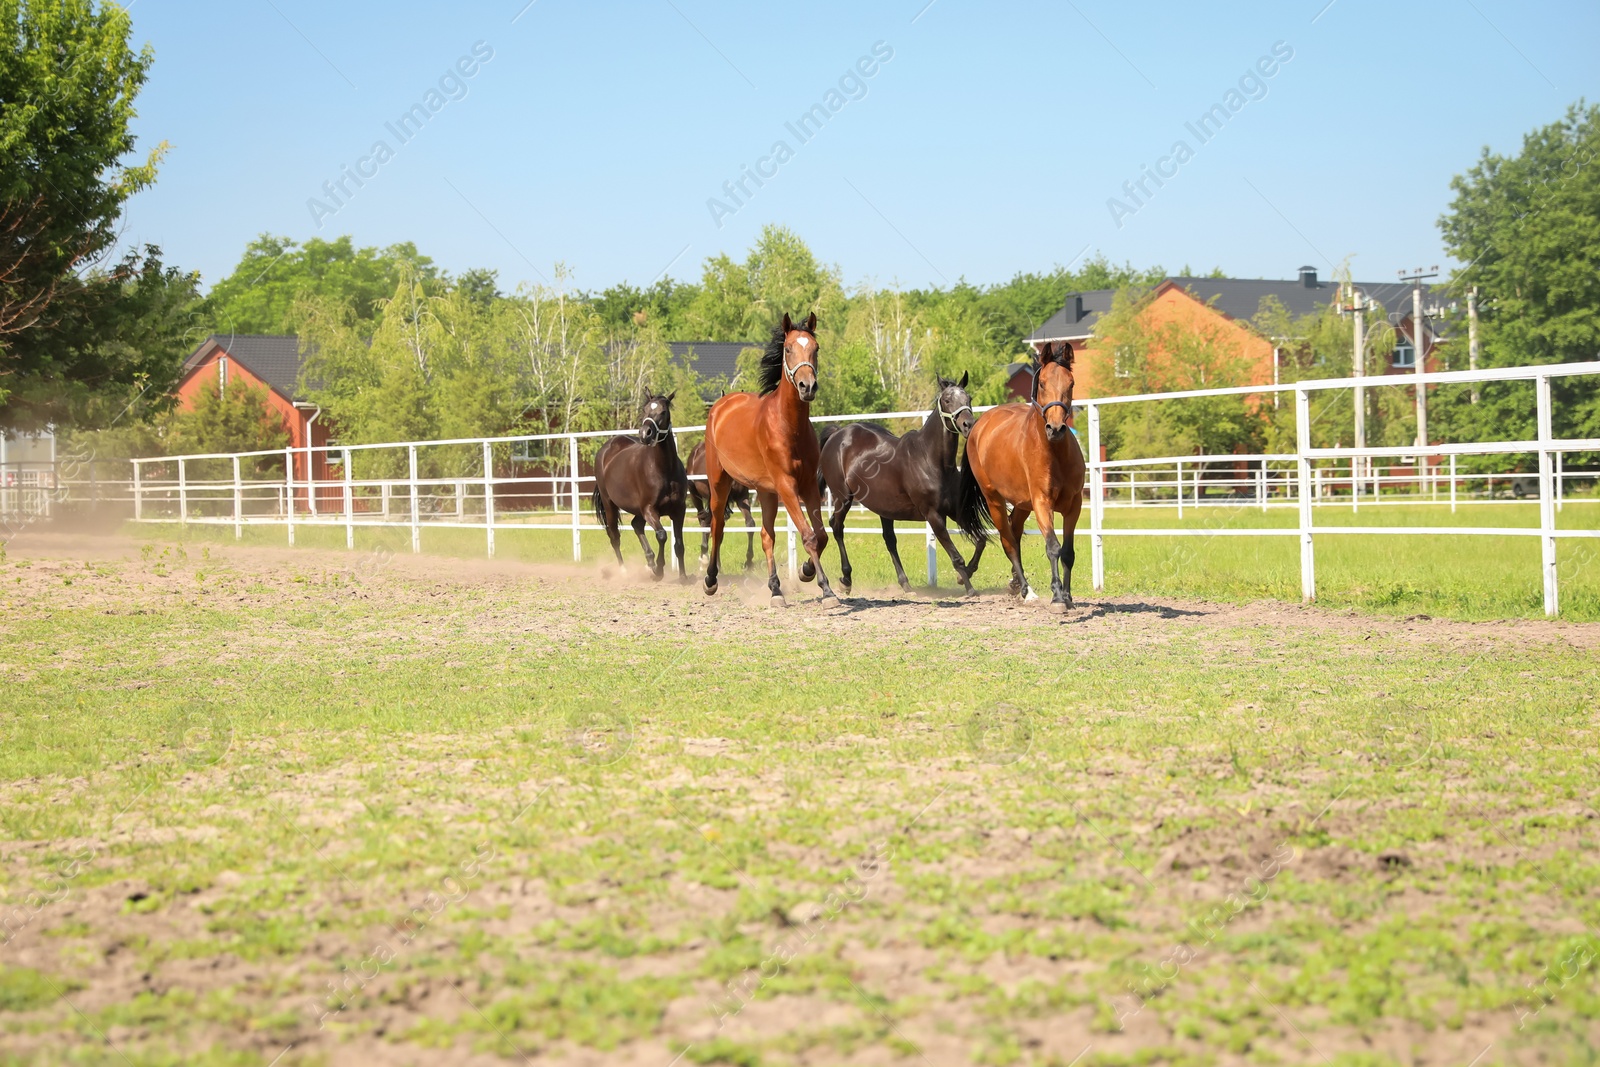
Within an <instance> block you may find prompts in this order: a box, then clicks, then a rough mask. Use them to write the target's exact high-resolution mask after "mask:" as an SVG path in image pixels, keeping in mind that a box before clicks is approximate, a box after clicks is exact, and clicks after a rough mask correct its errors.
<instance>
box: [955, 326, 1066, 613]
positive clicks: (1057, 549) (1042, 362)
mask: <svg viewBox="0 0 1600 1067" xmlns="http://www.w3.org/2000/svg"><path fill="white" fill-rule="evenodd" d="M1072 387H1073V379H1072V346H1071V345H1070V344H1068V343H1067V342H1065V341H1062V342H1059V343H1058V344H1056V345H1054V346H1052V345H1051V344H1048V343H1047V344H1046V345H1045V347H1044V351H1043V352H1041V353H1039V362H1038V364H1037V365H1036V366H1035V368H1034V375H1033V395H1032V398H1031V399H1030V400H1029V401H1028V403H1026V404H1004V405H1001V406H1000V407H997V408H992V409H990V410H989V411H986V412H984V413H983V417H982V418H980V419H979V420H978V422H977V424H976V425H975V426H973V428H972V433H971V435H970V436H969V437H968V438H967V462H966V470H967V471H969V472H970V474H971V477H972V478H973V480H974V481H975V482H976V483H977V488H978V491H979V492H980V493H981V494H982V496H983V501H984V504H985V507H986V509H987V511H988V514H989V515H990V516H991V517H992V518H993V520H994V525H995V532H997V533H998V534H999V535H1000V545H1001V547H1003V548H1004V549H1005V552H1006V558H1008V559H1009V560H1011V593H1012V595H1013V596H1027V597H1029V598H1032V595H1033V594H1032V593H1031V592H1030V591H1029V589H1028V577H1027V575H1026V574H1024V573H1023V570H1022V528H1023V526H1024V525H1026V524H1027V521H1028V515H1029V514H1030V513H1032V514H1033V515H1034V516H1036V517H1037V519H1038V522H1039V530H1040V532H1041V533H1043V534H1044V552H1045V555H1046V556H1047V557H1048V558H1049V560H1050V592H1051V598H1050V599H1051V606H1052V607H1054V608H1055V610H1057V611H1066V610H1067V609H1068V608H1069V607H1071V606H1072V563H1073V560H1074V558H1075V556H1076V553H1075V552H1074V551H1073V547H1072V535H1073V531H1074V530H1075V529H1076V528H1077V525H1078V514H1079V512H1081V511H1082V510H1083V476H1084V471H1085V469H1086V467H1085V464H1084V459H1083V450H1082V449H1081V448H1079V447H1078V439H1077V437H1075V436H1074V435H1073V433H1072V429H1071V425H1070V424H1071V422H1072ZM1007 504H1010V505H1012V510H1011V515H1010V518H1009V520H1008V519H1007V517H1006V510H1005V509H1006V505H1007ZM1058 512H1059V513H1060V515H1061V517H1062V520H1063V521H1062V529H1063V531H1064V532H1065V534H1066V539H1065V541H1058V540H1057V539H1056V531H1055V516H1056V513H1058ZM981 551H982V545H981V543H980V546H979V554H980V555H981ZM977 562H978V561H977V560H976V559H974V560H973V561H972V567H973V568H974V569H976V567H977ZM1063 570H1064V571H1065V580H1064V581H1063V575H1062V571H1063Z"/></svg>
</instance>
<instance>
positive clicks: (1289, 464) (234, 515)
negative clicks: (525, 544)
mask: <svg viewBox="0 0 1600 1067" xmlns="http://www.w3.org/2000/svg"><path fill="white" fill-rule="evenodd" d="M1579 375H1600V362H1593V363H1573V364H1558V365H1550V366H1542V367H1519V368H1507V369H1498V370H1490V371H1456V372H1436V373H1431V374H1420V375H1412V374H1407V375H1405V376H1403V378H1396V379H1389V378H1386V377H1377V378H1343V379H1324V380H1318V381H1306V382H1300V383H1297V384H1293V385H1283V386H1245V387H1240V388H1234V389H1207V390H1195V391H1189V392H1180V393H1157V394H1148V395H1143V396H1131V397H1107V398H1104V399H1095V400H1084V401H1079V402H1078V403H1076V404H1075V405H1074V408H1075V410H1076V411H1079V412H1086V413H1087V416H1088V420H1087V421H1088V426H1087V442H1086V443H1087V448H1086V449H1085V451H1086V453H1087V455H1088V458H1089V506H1088V509H1087V510H1088V513H1089V529H1088V531H1087V532H1088V535H1089V537H1090V545H1091V569H1092V578H1093V585H1094V589H1095V591H1096V592H1101V591H1103V590H1104V587H1105V539H1106V538H1107V537H1185V536H1202V537H1214V536H1261V537H1274V536H1286V537H1297V538H1299V541H1300V573H1301V592H1302V595H1303V597H1304V599H1305V600H1306V601H1310V600H1312V599H1314V598H1315V596H1316V558H1315V551H1314V546H1315V539H1316V537H1317V535H1318V534H1338V535H1341V536H1348V535H1372V536H1395V535H1400V536H1409V537H1443V536H1448V535H1483V534H1491V535H1505V536H1533V537H1538V538H1539V539H1540V543H1541V571H1542V577H1543V587H1544V607H1545V611H1546V613H1547V614H1551V615H1554V614H1556V613H1557V611H1558V607H1559V599H1558V593H1559V591H1558V589H1557V584H1556V578H1557V571H1556V544H1557V541H1558V540H1560V539H1563V538H1574V537H1600V530H1592V529H1578V530H1573V529H1557V527H1556V514H1557V511H1558V509H1559V508H1560V507H1561V506H1562V504H1563V502H1564V497H1565V486H1566V484H1567V482H1568V481H1569V480H1570V479H1572V478H1582V477H1585V476H1586V475H1587V476H1589V477H1592V476H1593V475H1592V474H1589V473H1588V472H1583V473H1576V472H1566V471H1564V470H1563V469H1562V464H1563V456H1564V454H1566V453H1582V452H1596V451H1600V439H1593V438H1585V439H1557V438H1556V437H1555V436H1554V434H1553V432H1552V411H1551V387H1550V383H1551V381H1552V380H1553V379H1556V378H1565V377H1570V376H1579ZM1488 381H1531V382H1533V383H1534V386H1535V407H1536V416H1537V418H1536V424H1537V427H1538V431H1537V433H1538V436H1537V438H1536V439H1535V440H1532V441H1485V442H1479V443H1474V444H1449V445H1445V444H1430V445H1428V446H1427V447H1426V448H1425V449H1417V448H1415V447H1413V448H1394V447H1387V448H1383V447H1379V448H1364V449H1356V448H1347V447H1331V448H1314V447H1312V445H1311V436H1310V419H1309V413H1310V399H1311V396H1312V395H1313V394H1314V393H1317V392H1321V391H1327V390H1336V389H1351V388H1354V387H1356V386H1358V385H1359V386H1364V387H1368V388H1371V387H1382V386H1391V387H1396V388H1412V387H1415V386H1417V385H1418V384H1421V383H1426V384H1435V385H1437V384H1447V383H1451V384H1453V383H1467V382H1488ZM1280 392H1283V393H1293V394H1294V400H1295V406H1296V427H1297V441H1296V448H1295V451H1294V452H1292V453H1285V454H1272V455H1225V456H1169V457H1162V458H1158V459H1140V460H1114V461H1109V462H1104V461H1101V460H1100V424H1101V413H1102V411H1104V410H1105V409H1106V408H1109V407H1111V406H1113V405H1118V404H1134V403H1161V402H1170V401H1173V400H1180V399H1185V398H1191V397H1204V396H1264V395H1267V394H1271V393H1280ZM978 410H979V411H982V410H984V409H981V408H980V409H978ZM927 415H928V412H927V411H893V412H876V413H871V414H862V415H832V416H819V417H817V418H815V419H813V421H814V422H855V421H861V420H864V419H874V420H885V419H916V420H921V419H923V418H926V417H927ZM1077 425H1078V426H1079V427H1081V426H1082V423H1081V422H1078V423H1077ZM702 430H704V427H703V426H687V427H680V428H678V429H677V432H678V433H680V434H692V433H697V432H700V431H702ZM624 432H629V431H596V432H588V433H567V434H533V435H526V436H519V437H502V438H489V439H485V438H470V439H458V440H449V441H411V442H399V443H394V444H378V445H335V446H320V447H311V448H298V449H296V448H291V449H285V450H283V451H282V452H273V453H239V454H217V455H193V456H177V457H162V458H152V459H141V460H135V461H134V462H133V480H132V485H131V495H132V500H133V508H134V518H135V520H136V521H141V522H174V521H176V522H179V523H212V524H220V525H232V526H233V527H234V532H235V535H236V536H242V534H243V530H244V527H245V526H246V525H250V524H255V523H270V524H274V525H278V524H281V525H285V526H286V527H287V535H288V540H289V543H290V544H293V543H294V539H295V530H296V528H297V527H299V526H306V525H314V526H334V527H338V526H343V527H344V529H345V544H346V546H347V547H350V548H353V547H354V546H355V530H356V528H357V527H361V526H397V527H406V528H409V530H410V534H411V548H412V551H413V552H420V551H421V547H422V541H421V538H422V530H423V528H424V527H428V528H461V529H476V530H483V531H484V533H485V547H486V551H487V552H488V554H489V555H491V556H492V555H493V554H494V550H495V531H496V530H497V529H501V530H504V529H535V530H548V531H549V532H550V533H552V534H556V533H560V534H569V535H570V536H571V538H572V553H573V559H574V560H578V559H581V558H582V552H583V549H582V533H583V531H586V530H601V529H603V527H602V526H600V525H598V524H596V523H588V522H585V521H584V518H583V515H582V508H583V502H584V497H585V495H586V493H587V490H586V485H587V484H592V482H593V481H594V479H593V477H592V476H589V475H584V474H582V473H581V463H580V445H579V442H580V441H582V440H584V439H586V438H601V437H609V436H614V435H615V434H617V433H624ZM563 442H564V447H560V446H561V445H562V443H563ZM552 444H553V445H557V446H558V450H557V453H556V455H555V456H553V457H550V458H549V459H547V465H548V463H549V462H551V461H555V460H559V459H561V458H564V459H565V463H564V464H561V466H562V467H563V468H564V471H565V473H559V474H558V473H549V474H536V475H531V476H527V477H524V476H519V475H515V474H513V475H497V474H496V473H495V472H496V454H495V450H496V449H497V448H498V449H502V451H503V453H504V454H506V455H508V456H509V455H510V452H509V449H511V448H512V447H518V448H520V449H521V450H522V451H523V452H524V453H527V452H529V451H531V449H530V447H529V446H532V445H540V446H543V447H544V448H545V449H546V450H547V455H548V449H549V446H550V445H552ZM438 450H446V451H447V452H448V453H449V454H450V456H451V458H452V459H453V460H454V461H455V463H456V464H457V465H458V467H465V466H468V465H470V466H471V467H472V470H470V471H468V470H465V469H462V470H460V471H459V472H457V473H453V474H448V475H446V474H423V473H421V470H422V467H421V459H422V457H423V456H424V455H425V454H428V453H430V452H435V451H438ZM560 452H565V457H561V456H560ZM318 453H321V454H323V455H324V456H325V457H326V462H327V465H328V466H329V467H337V468H338V470H339V472H340V473H339V475H338V476H337V477H335V478H331V479H315V480H308V479H307V478H305V477H303V476H301V475H300V474H299V473H297V468H299V469H301V470H304V471H310V470H311V469H312V468H313V466H314V464H313V462H312V460H313V456H314V455H316V454H318ZM1418 453H1421V456H1420V457H1419V455H1418ZM1517 454H1536V455H1537V456H1538V462H1539V471H1538V474H1537V475H1533V474H1514V473H1504V474H1498V475H1487V476H1486V475H1482V474H1475V475H1471V476H1467V475H1464V474H1463V475H1458V473H1457V459H1458V457H1461V456H1469V455H1487V456H1494V455H1500V456H1512V455H1517ZM468 457H470V459H469V458H468ZM1399 457H1410V463H1409V464H1408V465H1407V466H1406V467H1405V468H1397V467H1394V466H1390V467H1383V466H1380V465H1378V464H1377V461H1379V460H1383V459H1395V458H1399ZM1419 458H1420V460H1421V462H1420V463H1419V462H1418V460H1419ZM358 459H361V460H363V461H365V462H369V463H370V464H371V465H372V466H374V467H377V466H381V465H383V464H384V463H387V464H388V465H389V466H390V467H391V468H399V467H401V466H403V468H404V470H405V474H404V476H399V475H390V476H385V477H356V476H355V475H354V470H355V467H356V464H357V460H358ZM261 460H271V461H281V462H282V464H283V467H284V475H283V476H282V477H278V476H276V475H274V476H273V477H271V478H262V477H254V476H252V477H246V474H245V467H246V466H247V465H248V466H252V467H253V466H256V465H257V463H258V462H259V461H261ZM302 461H303V462H302ZM402 461H403V463H402ZM205 464H210V465H211V466H216V465H218V464H222V465H224V466H225V467H227V468H228V470H227V471H226V472H225V476H223V477H205V478H191V476H190V471H191V465H205ZM432 465H433V464H432V463H431V462H430V466H432ZM1217 465H1228V466H1231V467H1232V468H1233V471H1232V472H1228V473H1223V474H1222V475H1221V476H1220V477H1219V472H1218V471H1217V469H1216V466H1217ZM1241 467H1243V468H1244V469H1245V470H1247V471H1249V473H1248V474H1241V473H1240V472H1239V468H1241ZM1208 468H1209V469H1208ZM1445 468H1447V470H1446V469H1445ZM161 474H164V475H166V476H160V475H161ZM227 475H231V476H227ZM1496 481H1498V482H1499V483H1500V486H1501V488H1502V491H1506V490H1510V491H1516V490H1517V489H1518V488H1519V487H1520V488H1521V489H1522V491H1524V492H1527V490H1528V489H1530V488H1531V487H1532V486H1531V485H1530V483H1533V485H1536V487H1537V491H1536V493H1534V494H1532V495H1535V496H1537V499H1538V502H1539V525H1538V527H1536V528H1532V527H1481V526H1475V527H1465V526H1342V525H1341V526H1331V525H1329V526H1322V525H1318V524H1317V522H1316V518H1315V516H1316V512H1317V509H1318V508H1321V507H1327V506H1338V507H1351V508H1354V509H1356V510H1359V509H1360V508H1361V507H1363V506H1377V505H1382V504H1384V503H1393V502H1396V500H1397V496H1398V498H1399V499H1401V500H1403V501H1404V502H1408V503H1415V502H1417V501H1419V500H1425V501H1429V502H1438V503H1440V504H1445V503H1448V504H1449V505H1450V506H1451V508H1452V510H1454V508H1455V506H1456V504H1457V502H1458V499H1459V498H1460V497H1461V496H1463V495H1464V494H1465V493H1466V492H1468V491H1471V488H1470V487H1472V486H1474V485H1476V486H1479V487H1483V486H1485V485H1486V486H1487V491H1488V496H1489V498H1490V499H1494V488H1495V482H1496ZM539 485H542V486H545V487H546V488H545V489H544V490H543V491H542V494H541V495H543V496H545V497H547V498H550V499H559V500H560V501H561V503H562V505H563V507H562V510H560V511H553V510H544V511H527V512H523V513H522V514H521V515H520V516H517V515H514V514H512V513H509V512H508V511H507V510H506V509H505V508H504V507H502V506H500V504H501V503H502V502H503V501H505V500H506V499H507V495H508V494H511V495H513V496H514V495H515V494H516V491H517V490H519V489H520V490H526V489H527V488H528V487H529V486H539ZM1385 486H1388V489H1389V495H1388V497H1387V499H1386V498H1385V495H1384V487H1385ZM1217 489H1223V490H1225V492H1224V493H1223V494H1222V496H1223V499H1221V500H1216V499H1214V497H1215V496H1216V494H1215V492H1214V491H1215V490H1217ZM1141 494H1143V499H1141ZM524 495H526V494H524ZM1241 503H1246V504H1250V503H1253V504H1255V505H1258V506H1259V507H1261V508H1262V510H1266V509H1268V508H1271V507H1292V508H1295V509H1297V511H1298V515H1299V522H1298V524H1297V525H1296V526H1294V527H1289V528H1272V527H1252V528H1246V529H1239V528H1227V529H1217V528H1212V527H1206V528H1176V529H1174V528H1167V527H1148V528H1141V527H1138V526H1132V525H1130V526H1118V527H1114V528H1108V527H1107V525H1106V522H1105V516H1106V511H1107V509H1108V508H1113V507H1125V508H1130V509H1134V510H1137V509H1138V508H1140V507H1145V506H1148V505H1151V504H1155V505H1161V506H1171V505H1173V504H1176V505H1177V507H1178V508H1179V509H1180V515H1181V514H1182V509H1183V508H1184V507H1185V506H1187V507H1190V508H1197V507H1206V506H1212V505H1227V506H1238V505H1239V504H1241ZM397 510H398V512H399V514H398V516H397V515H396V511H397ZM876 528H877V527H876V526H874V527H873V529H876ZM917 528H918V529H921V530H923V531H924V532H925V533H926V536H927V547H928V581H929V584H930V585H935V584H937V555H936V552H935V543H934V540H933V537H932V535H931V533H928V532H927V531H926V528H925V527H922V526H921V525H920V524H918V526H917ZM863 529H865V528H863ZM750 530H751V528H749V527H743V526H738V527H735V526H730V527H728V528H727V532H728V533H743V532H750ZM685 532H686V533H699V532H703V531H702V530H701V528H700V527H698V526H692V527H686V528H685ZM788 535H789V536H788V563H789V571H790V574H791V576H792V575H793V574H794V573H795V567H796V557H797V540H798V539H797V537H796V533H795V530H794V528H793V526H792V524H791V525H790V526H789V527H788Z"/></svg>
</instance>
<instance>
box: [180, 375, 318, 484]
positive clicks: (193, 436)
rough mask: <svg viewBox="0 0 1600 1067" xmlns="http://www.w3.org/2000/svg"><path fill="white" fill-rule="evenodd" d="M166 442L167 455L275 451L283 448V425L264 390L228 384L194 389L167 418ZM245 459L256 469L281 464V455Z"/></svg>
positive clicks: (260, 470) (285, 431)
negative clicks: (184, 405)
mask: <svg viewBox="0 0 1600 1067" xmlns="http://www.w3.org/2000/svg"><path fill="white" fill-rule="evenodd" d="M166 445H167V451H168V453H169V454H172V455H192V454H195V453H205V452H264V451H268V450H272V451H274V452H276V451H280V450H282V449H284V448H286V447H288V445H289V430H288V428H287V427H286V426H285V425H284V423H283V416H282V415H280V414H278V412H276V411H274V410H273V409H272V406H271V405H270V404H269V403H268V402H267V391H266V390H265V389H263V388H261V387H259V386H246V385H242V384H238V383H232V384H230V385H229V386H228V387H227V388H225V389H202V390H200V392H199V393H198V395H196V397H195V401H194V405H193V406H192V407H190V408H189V409H188V410H187V411H182V412H179V413H178V414H176V415H174V416H173V417H172V419H171V421H170V423H169V425H168V431H167V435H166ZM249 462H250V464H251V466H252V467H253V468H254V473H257V474H261V473H265V472H267V471H269V470H272V469H274V468H276V469H278V470H282V469H283V457H282V456H257V457H254V458H253V459H252V460H250V461H249ZM219 476H220V475H219Z"/></svg>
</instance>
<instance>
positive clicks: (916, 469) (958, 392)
mask: <svg viewBox="0 0 1600 1067" xmlns="http://www.w3.org/2000/svg"><path fill="white" fill-rule="evenodd" d="M938 381H939V392H938V394H937V395H936V396H935V397H934V398H933V410H932V411H930V412H929V413H928V418H927V421H925V422H924V423H923V424H922V428H921V429H920V430H916V431H914V432H912V433H908V434H906V435H905V436H904V437H896V436H895V435H894V434H892V433H890V432H889V431H888V430H885V429H884V428H883V427H881V426H875V425H873V424H872V423H868V422H857V423H852V424H851V425H849V426H846V427H844V428H843V429H841V430H839V431H837V432H835V433H831V434H827V435H826V436H825V437H824V439H823V442H822V469H821V471H820V472H819V474H818V478H820V479H822V480H823V481H824V482H825V483H826V485H827V487H828V490H829V491H830V492H831V493H832V494H833V518H832V519H831V520H830V522H829V525H831V526H832V527H833V540H834V543H835V544H837V545H838V546H839V585H840V586H841V588H843V590H844V592H845V595H846V596H848V595H849V594H850V557H849V555H847V554H846V553H845V550H844V520H845V516H846V515H848V514H849V513H850V505H852V504H860V505H862V506H863V507H865V508H866V509H867V510H868V511H872V512H875V513H877V515H878V516H879V517H880V518H881V519H882V520H883V540H884V544H886V545H887V546H888V547H889V558H890V559H892V560H894V572H895V575H896V576H897V577H898V578H899V579H900V588H901V589H907V590H909V589H910V588H911V583H910V582H908V581H907V580H906V569H905V568H904V567H903V566H901V564H900V549H899V544H898V541H897V538H896V537H895V532H894V524H895V520H897V519H898V520H900V521H903V522H925V523H927V524H928V525H929V526H931V527H933V536H934V537H936V538H938V539H939V544H941V545H943V546H944V550H945V552H947V553H949V555H950V562H951V563H952V564H954V566H955V569H956V580H957V581H959V582H960V583H961V584H962V586H964V587H965V588H966V590H967V592H969V593H970V592H972V581H971V572H970V571H969V570H968V569H967V565H966V563H965V562H964V561H963V560H962V558H961V553H959V552H957V551H956V546H955V545H954V544H952V543H951V541H950V531H949V530H948V529H946V528H945V522H944V520H945V519H946V518H952V519H955V520H956V525H957V526H959V527H960V528H961V532H962V533H964V534H966V535H967V536H968V537H970V538H972V540H973V542H974V543H977V544H981V543H982V542H983V541H984V539H985V536H986V534H985V531H984V528H983V519H982V513H981V505H980V503H979V497H978V494H977V493H965V494H964V493H962V492H960V477H959V472H958V471H957V469H956V451H957V449H958V448H960V446H961V439H962V438H963V437H965V436H967V434H968V433H970V432H971V430H972V421H973V420H972V398H971V397H970V396H968V395H967V376H966V375H965V374H963V375H962V376H961V380H960V381H959V382H952V381H946V380H945V379H943V378H940V379H939V380H938Z"/></svg>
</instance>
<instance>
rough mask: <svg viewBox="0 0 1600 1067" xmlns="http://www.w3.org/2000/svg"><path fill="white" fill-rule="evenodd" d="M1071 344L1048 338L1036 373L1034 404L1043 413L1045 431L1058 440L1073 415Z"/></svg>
mask: <svg viewBox="0 0 1600 1067" xmlns="http://www.w3.org/2000/svg"><path fill="white" fill-rule="evenodd" d="M1072 386H1073V380H1072V345H1070V344H1068V343H1067V342H1066V341H1058V342H1055V343H1054V344H1052V343H1051V342H1049V341H1046V342H1045V346H1044V349H1043V351H1041V352H1040V353H1039V364H1038V366H1037V367H1036V368H1035V369H1034V373H1033V406H1034V407H1036V408H1038V409H1039V414H1040V415H1042V416H1044V435H1045V437H1046V438H1047V439H1049V440H1051V441H1059V440H1061V438H1062V437H1064V436H1065V435H1066V433H1067V423H1068V422H1069V421H1070V420H1071V418H1072Z"/></svg>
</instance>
